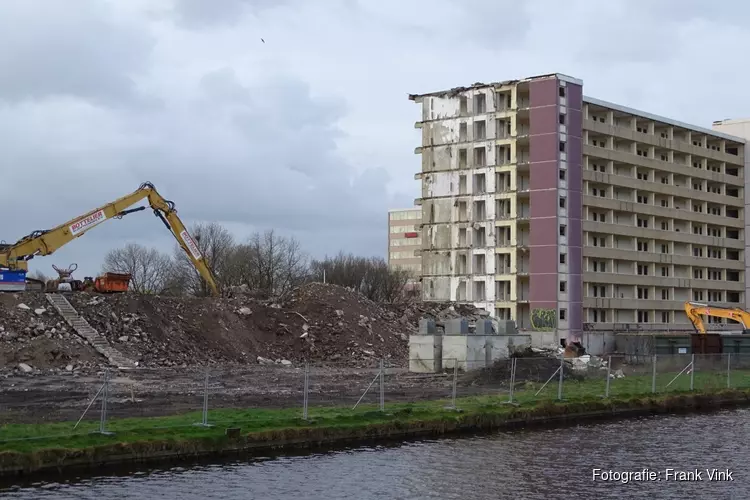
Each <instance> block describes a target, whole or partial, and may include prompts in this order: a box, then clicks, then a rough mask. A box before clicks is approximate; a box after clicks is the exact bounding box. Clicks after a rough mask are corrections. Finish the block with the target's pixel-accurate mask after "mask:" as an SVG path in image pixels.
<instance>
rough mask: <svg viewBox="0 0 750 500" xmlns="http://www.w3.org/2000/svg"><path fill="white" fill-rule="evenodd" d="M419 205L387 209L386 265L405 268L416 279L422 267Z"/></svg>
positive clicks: (420, 211) (420, 212)
mask: <svg viewBox="0 0 750 500" xmlns="http://www.w3.org/2000/svg"><path fill="white" fill-rule="evenodd" d="M421 224H422V209H421V208H420V207H415V208H405V209H395V210H389V211H388V265H389V266H390V267H398V268H401V269H406V270H408V271H410V272H412V273H413V274H414V278H415V279H418V278H419V275H420V273H421V268H422V257H421V256H420V251H421V249H422V238H421V231H422V230H421V228H420V227H419V226H420V225H421Z"/></svg>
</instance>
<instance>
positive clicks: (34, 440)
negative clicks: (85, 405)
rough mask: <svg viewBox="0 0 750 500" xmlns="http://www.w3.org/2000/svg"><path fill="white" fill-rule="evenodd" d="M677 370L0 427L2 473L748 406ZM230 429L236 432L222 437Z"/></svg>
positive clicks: (735, 394) (715, 378)
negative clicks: (422, 397)
mask: <svg viewBox="0 0 750 500" xmlns="http://www.w3.org/2000/svg"><path fill="white" fill-rule="evenodd" d="M675 375H676V373H674V374H661V375H659V376H657V379H656V388H657V391H658V392H657V393H652V392H651V390H652V383H653V379H652V377H651V376H645V375H644V376H635V377H628V378H625V379H616V380H612V381H611V383H610V388H609V390H610V392H609V394H610V397H608V398H604V397H603V395H604V393H605V391H606V380H601V379H596V380H591V379H589V380H580V381H570V380H566V381H565V382H564V386H563V398H564V399H563V401H557V400H556V396H557V390H558V386H557V382H556V381H553V382H552V383H550V385H549V386H547V387H546V388H544V390H543V391H542V392H540V393H539V394H538V395H537V394H536V393H537V391H538V390H539V389H540V388H541V384H527V385H526V386H524V387H523V389H522V390H520V391H518V392H517V393H516V395H515V397H514V402H515V404H512V405H511V404H507V400H508V395H507V394H488V395H482V396H474V397H461V398H457V399H456V407H457V408H458V410H455V409H452V408H448V406H450V403H451V401H450V400H448V399H446V400H441V401H429V402H427V401H425V402H420V403H414V404H412V403H394V404H388V405H387V406H386V411H385V412H381V411H379V410H378V408H377V407H376V406H373V405H365V406H361V407H359V408H358V409H357V410H352V409H350V408H344V407H329V408H319V407H311V408H310V411H309V418H308V420H303V419H302V418H301V409H300V408H294V409H284V410H262V409H248V410H237V409H214V410H211V411H210V412H209V423H210V424H212V426H211V427H200V426H196V425H194V424H195V423H196V422H199V421H200V420H201V414H200V412H195V413H188V414H183V415H176V416H170V417H157V418H132V419H118V420H113V421H111V422H108V424H107V430H108V431H111V432H112V434H111V435H102V434H99V433H96V430H97V429H98V422H84V423H82V424H81V425H80V426H79V427H78V429H77V430H76V432H74V433H73V432H71V429H72V428H73V425H74V423H73V422H60V423H47V424H40V425H29V424H8V425H4V426H2V427H0V476H7V475H14V474H21V473H35V472H42V471H47V470H64V469H68V468H93V467H98V466H101V465H108V464H117V463H126V462H148V461H158V460H163V459H168V458H169V459H189V458H197V457H202V456H210V455H222V454H229V453H237V452H253V451H254V452H257V453H262V452H268V451H270V450H278V449H302V448H315V447H319V446H330V445H340V444H351V443H357V442H371V441H375V440H383V439H407V438H414V437H427V436H430V437H437V436H442V435H446V434H451V433H458V432H476V431H494V430H499V429H508V428H515V427H521V426H529V425H554V424H557V423H564V422H566V421H571V420H575V421H580V420H581V419H584V418H586V419H593V418H612V417H623V416H631V415H648V414H656V413H670V412H676V411H695V410H707V409H716V408H721V407H727V406H740V405H748V404H750V389H728V388H727V378H726V374H720V373H715V374H714V373H702V374H697V373H696V374H695V375H694V379H693V386H694V387H695V390H693V391H690V377H689V376H682V377H680V378H679V379H678V380H675V381H673V383H672V384H671V385H669V386H668V387H667V384H669V382H670V381H672V379H673V378H674V376H675ZM732 385H733V386H739V387H750V373H749V372H735V373H733V374H732ZM228 428H235V429H237V428H238V429H240V431H239V434H238V435H236V436H228V435H227V434H226V430H227V429H228Z"/></svg>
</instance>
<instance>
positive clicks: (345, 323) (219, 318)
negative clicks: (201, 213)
mask: <svg viewBox="0 0 750 500" xmlns="http://www.w3.org/2000/svg"><path fill="white" fill-rule="evenodd" d="M66 296H67V298H68V300H69V301H70V303H71V304H72V305H73V307H74V308H75V309H76V310H77V311H78V313H79V314H80V315H81V316H83V317H84V318H85V319H86V320H87V321H88V322H89V324H90V325H91V326H92V327H94V328H95V329H96V330H97V331H98V332H99V333H100V334H101V335H103V336H105V337H106V338H107V340H108V341H109V342H110V344H111V345H112V346H113V347H114V348H116V349H117V350H119V351H120V352H122V353H123V354H124V355H125V356H127V357H129V358H130V359H132V360H134V361H137V362H138V364H139V366H142V367H164V366H173V367H181V366H190V365H203V364H212V363H235V362H236V363H260V364H283V365H290V364H295V365H296V364H298V363H299V362H301V361H303V360H305V359H309V360H312V361H315V362H322V361H326V362H335V363H354V364H360V365H367V364H371V363H376V362H377V360H378V359H380V358H385V359H393V360H398V361H405V360H406V359H407V356H408V335H409V334H410V333H413V332H415V331H416V329H417V327H418V322H419V319H420V318H421V317H424V316H426V317H433V318H436V319H438V320H444V319H448V318H452V317H458V316H459V315H464V316H467V317H470V318H471V317H474V318H478V317H479V316H480V314H479V312H478V311H477V310H474V309H473V308H471V307H468V308H467V307H465V306H460V307H459V306H455V307H454V306H451V305H450V304H437V303H436V304H424V303H412V304H379V303H375V302H372V301H370V300H368V299H366V298H364V297H363V296H362V295H360V294H359V293H357V292H355V291H352V290H350V289H347V288H343V287H339V286H335V285H325V284H321V283H311V284H307V285H304V286H302V287H300V288H298V289H297V290H295V291H294V293H292V294H291V296H290V297H289V298H287V299H286V300H284V301H278V302H275V301H273V300H260V299H258V298H256V297H253V296H252V294H250V293H243V290H241V289H240V290H235V293H233V294H232V297H230V298H203V297H202V298H198V297H166V296H153V295H138V294H130V293H128V294H113V295H100V294H91V293H83V292H81V293H72V294H66ZM0 364H1V365H2V367H5V368H8V367H14V368H16V369H18V367H19V366H20V365H21V364H24V365H26V366H27V367H32V369H33V368H38V369H48V368H55V369H68V370H78V369H79V368H86V367H89V366H94V367H96V366H103V365H104V359H103V358H102V357H101V356H99V355H98V354H97V353H96V352H95V351H94V350H93V349H92V348H91V347H90V346H89V345H88V344H87V343H86V342H85V341H84V340H83V339H81V338H80V337H79V336H78V335H77V334H76V333H75V332H74V331H73V330H72V328H70V326H68V325H67V323H66V322H65V321H64V320H63V318H62V317H61V316H60V315H59V314H58V313H57V312H56V311H55V310H54V308H52V307H51V306H50V305H49V304H48V303H47V301H46V299H45V297H44V294H42V293H36V292H25V293H16V294H3V295H1V296H0ZM21 370H22V371H27V370H26V368H21Z"/></svg>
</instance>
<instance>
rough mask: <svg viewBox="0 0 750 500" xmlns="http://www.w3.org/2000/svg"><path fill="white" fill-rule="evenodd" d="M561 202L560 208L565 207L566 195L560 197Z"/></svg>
mask: <svg viewBox="0 0 750 500" xmlns="http://www.w3.org/2000/svg"><path fill="white" fill-rule="evenodd" d="M559 203H560V208H565V197H564V196H561V197H560V202H559Z"/></svg>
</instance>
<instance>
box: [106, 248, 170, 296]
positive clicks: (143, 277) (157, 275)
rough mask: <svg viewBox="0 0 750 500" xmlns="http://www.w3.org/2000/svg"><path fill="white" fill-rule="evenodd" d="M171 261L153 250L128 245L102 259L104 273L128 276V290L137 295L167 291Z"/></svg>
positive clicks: (112, 251)
mask: <svg viewBox="0 0 750 500" xmlns="http://www.w3.org/2000/svg"><path fill="white" fill-rule="evenodd" d="M171 267H172V261H171V259H170V258H169V255H166V254H163V253H161V252H159V251H158V250H156V249H155V248H146V247H144V246H142V245H139V244H137V243H128V244H127V245H125V246H124V247H123V248H118V249H114V250H110V251H109V252H107V254H106V255H105V257H104V266H103V270H104V272H114V273H126V274H130V277H131V278H130V288H131V289H132V290H134V291H136V292H138V293H155V294H161V293H164V291H165V290H166V289H167V282H168V280H169V279H170V275H171V273H170V270H171Z"/></svg>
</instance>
